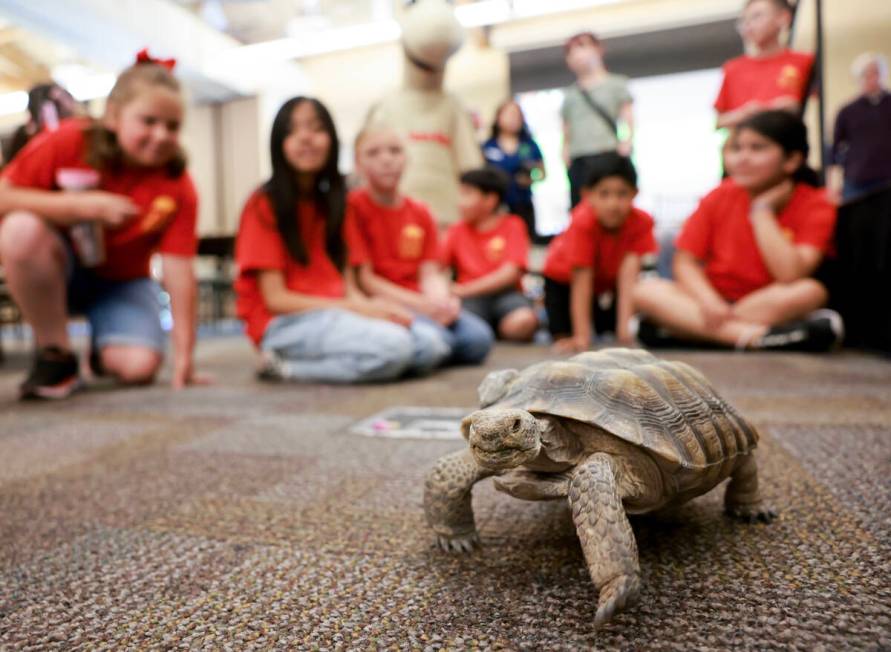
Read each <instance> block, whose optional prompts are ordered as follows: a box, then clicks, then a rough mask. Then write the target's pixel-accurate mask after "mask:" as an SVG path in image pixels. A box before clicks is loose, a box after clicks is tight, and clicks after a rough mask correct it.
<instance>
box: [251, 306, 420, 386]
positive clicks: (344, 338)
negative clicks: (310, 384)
mask: <svg viewBox="0 0 891 652" xmlns="http://www.w3.org/2000/svg"><path fill="white" fill-rule="evenodd" d="M415 341H416V337H415V336H414V335H413V334H412V333H411V332H409V330H408V329H407V328H403V327H402V326H398V325H396V324H393V323H390V322H388V321H383V320H381V319H371V318H369V317H363V316H362V315H357V314H356V313H354V312H350V311H348V310H340V309H336V308H335V309H329V310H311V311H308V312H301V313H297V314H293V315H280V316H278V317H276V318H275V319H273V320H272V321H271V322H270V323H269V326H267V328H266V333H264V335H263V340H262V341H261V343H260V347H261V348H262V349H263V350H264V351H271V352H273V353H275V354H276V355H277V356H278V357H279V358H280V359H281V369H282V373H283V374H284V376H285V377H286V378H289V379H291V380H304V381H318V382H328V383H358V382H368V381H376V380H393V379H395V378H398V377H399V376H401V375H402V374H403V373H405V372H406V371H408V370H409V369H410V368H411V367H412V365H413V364H414V363H415V360H416V352H415V349H416V345H415Z"/></svg>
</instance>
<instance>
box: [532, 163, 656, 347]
mask: <svg viewBox="0 0 891 652" xmlns="http://www.w3.org/2000/svg"><path fill="white" fill-rule="evenodd" d="M636 196H637V173H636V171H635V169H634V165H633V164H632V163H631V160H630V159H628V158H626V157H624V156H620V155H619V154H616V153H610V154H604V155H602V157H601V160H600V161H599V162H598V165H597V166H596V168H594V169H593V170H592V172H591V174H590V176H589V177H588V179H587V181H585V183H584V184H583V188H582V200H581V201H580V202H579V204H578V206H576V207H575V209H574V210H573V211H572V220H571V222H570V225H569V228H567V229H566V231H564V232H563V233H562V234H560V235H559V236H558V237H557V238H555V239H554V241H553V242H552V243H551V246H550V247H549V248H548V255H547V258H546V259H545V265H544V270H543V273H544V277H545V308H546V310H547V313H548V329H549V330H550V332H551V335H552V336H553V337H554V340H555V344H554V348H555V349H556V350H557V351H561V352H573V351H584V350H586V349H588V348H589V347H590V346H591V335H592V331H593V330H594V329H595V328H596V329H597V332H598V333H604V332H615V333H616V337H617V339H618V342H619V343H620V344H630V343H631V342H632V337H631V332H630V329H629V323H630V321H631V315H632V308H633V297H632V290H633V288H634V285H635V284H636V283H637V280H638V276H639V274H640V269H641V258H642V257H643V256H645V255H647V254H655V253H656V250H657V245H656V240H655V238H654V237H653V218H652V217H650V216H649V215H648V214H647V213H645V212H644V211H642V210H640V209H639V208H636V207H635V206H634V205H633V202H634V198H635V197H636Z"/></svg>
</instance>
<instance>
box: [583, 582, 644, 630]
mask: <svg viewBox="0 0 891 652" xmlns="http://www.w3.org/2000/svg"><path fill="white" fill-rule="evenodd" d="M639 592H640V577H639V576H638V575H620V576H619V577H616V578H614V579H612V580H610V581H609V582H607V583H606V584H605V585H604V586H603V588H601V589H600V598H599V599H598V601H597V614H596V615H595V616H594V627H595V628H598V627H600V626H601V625H603V624H604V623H606V622H608V621H610V620H612V617H613V616H614V615H615V614H616V612H617V611H622V610H623V609H625V607H629V606H631V605H632V604H633V603H634V602H635V601H636V600H637V596H638V594H639Z"/></svg>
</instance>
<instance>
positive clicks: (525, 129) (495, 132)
mask: <svg viewBox="0 0 891 652" xmlns="http://www.w3.org/2000/svg"><path fill="white" fill-rule="evenodd" d="M511 104H515V105H516V107H517V111H519V112H520V122H521V123H522V124H521V126H520V133H518V134H517V137H518V138H519V139H520V142H522V141H524V140H532V133H531V132H530V131H529V126H528V125H527V124H526V116H525V115H523V108H522V107H521V106H520V103H519V102H517V101H516V100H515V99H509V100H505V101H504V102H502V103H501V104H500V105H499V106H498V108H497V109H496V110H495V119H494V120H493V121H492V133H491V134H490V135H489V138H491V139H493V140H494V139H496V138H498V136H499V135H501V127H499V126H498V120H499V118H501V112H502V111H504V109H506V108H507V107H508V106H510V105H511Z"/></svg>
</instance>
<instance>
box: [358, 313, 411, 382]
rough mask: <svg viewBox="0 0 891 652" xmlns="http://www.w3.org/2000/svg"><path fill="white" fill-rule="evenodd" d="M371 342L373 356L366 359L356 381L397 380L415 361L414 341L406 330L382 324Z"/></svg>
mask: <svg viewBox="0 0 891 652" xmlns="http://www.w3.org/2000/svg"><path fill="white" fill-rule="evenodd" d="M371 339H372V340H373V341H370V342H369V343H368V344H369V345H370V346H373V347H374V348H373V351H374V354H373V355H371V356H370V357H369V358H368V362H369V364H367V365H365V368H364V369H362V370H361V373H360V376H361V377H360V378H357V379H356V380H389V379H393V378H398V377H399V376H401V375H402V374H403V373H405V372H406V371H408V369H409V368H410V367H411V366H412V364H413V362H414V360H415V341H414V337H413V336H412V334H411V332H410V331H409V330H408V329H407V328H403V327H401V326H396V325H395V324H384V328H381V329H380V330H379V332H378V333H376V334H375V336H374V337H373V338H371Z"/></svg>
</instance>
